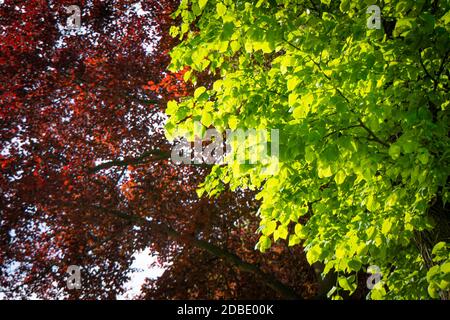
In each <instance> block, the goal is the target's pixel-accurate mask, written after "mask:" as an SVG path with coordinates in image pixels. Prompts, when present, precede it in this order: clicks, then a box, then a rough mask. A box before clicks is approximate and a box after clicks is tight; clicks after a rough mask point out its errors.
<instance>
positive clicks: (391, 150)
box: [389, 144, 400, 160]
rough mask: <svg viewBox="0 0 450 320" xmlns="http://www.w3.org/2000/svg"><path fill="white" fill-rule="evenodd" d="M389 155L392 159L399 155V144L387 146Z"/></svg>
mask: <svg viewBox="0 0 450 320" xmlns="http://www.w3.org/2000/svg"><path fill="white" fill-rule="evenodd" d="M389 155H390V156H391V158H392V159H394V160H397V159H398V157H399V156H400V146H398V145H396V144H391V146H390V147H389Z"/></svg>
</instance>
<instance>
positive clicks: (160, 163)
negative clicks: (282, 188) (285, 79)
mask: <svg viewBox="0 0 450 320" xmlns="http://www.w3.org/2000/svg"><path fill="white" fill-rule="evenodd" d="M69 4H70V5H78V6H79V7H80V8H81V13H82V15H81V29H80V30H78V31H77V30H70V31H68V30H65V29H64V28H63V26H64V25H65V24H66V19H67V17H68V14H67V13H66V10H65V9H64V6H65V5H69ZM138 4H139V6H138ZM177 6H178V1H161V0H158V1H138V2H136V1H129V0H116V1H19V0H6V1H3V2H2V3H1V4H0V26H1V27H0V65H1V67H0V105H1V109H0V142H1V144H0V151H1V156H0V171H1V176H0V190H1V191H0V293H1V296H2V297H6V298H30V297H37V298H45V299H55V298H71V299H114V298H116V297H117V296H118V295H119V294H123V293H124V291H125V284H126V282H127V280H128V279H129V275H130V273H131V272H132V271H133V270H132V263H133V260H134V254H135V253H136V252H139V251H140V250H143V249H145V248H149V249H150V252H152V254H156V255H157V257H158V261H157V264H158V265H159V266H161V267H163V268H164V269H165V271H164V273H163V275H162V276H161V277H160V278H158V279H149V280H148V282H147V283H146V284H145V285H144V290H143V291H142V293H141V295H140V297H139V298H142V299H155V298H168V299H174V298H184V299H193V298H203V299H218V298H233V299H236V298H241V299H242V298H253V299H258V298H286V297H289V298H292V297H304V298H309V297H312V296H314V295H315V294H316V291H317V288H316V287H317V286H316V279H315V275H314V273H313V271H312V269H311V268H310V267H309V266H308V264H307V262H306V259H305V255H304V252H303V250H302V248H300V247H298V248H288V246H287V245H285V244H280V245H278V246H275V247H274V248H273V249H272V250H271V252H269V253H268V254H261V253H259V252H257V251H255V250H253V247H254V245H255V243H256V242H257V240H258V235H257V234H256V233H255V231H256V229H257V228H258V220H257V218H256V216H255V214H254V212H256V210H257V201H255V199H254V195H253V193H252V192H236V193H233V192H230V191H229V190H226V191H225V192H223V193H222V195H221V196H220V197H219V198H217V199H209V198H207V197H203V198H201V199H200V198H199V197H198V195H197V193H196V189H197V186H198V184H199V183H200V182H201V181H202V180H203V179H204V177H205V175H206V174H207V173H208V172H209V171H210V168H209V166H186V165H182V166H179V165H175V164H173V163H172V162H171V161H170V148H171V145H170V144H169V143H168V142H167V141H166V139H165V138H164V135H163V130H162V129H163V128H162V126H163V123H164V116H163V111H164V109H165V105H166V102H167V101H168V100H171V99H179V98H180V97H181V96H185V95H187V94H188V93H189V92H193V90H194V88H193V86H192V85H189V84H186V83H184V82H183V75H184V74H185V72H186V70H184V71H181V72H178V73H170V72H167V70H166V67H167V65H168V63H169V61H170V57H169V56H168V54H167V52H168V50H169V49H170V48H171V47H173V46H174V45H175V44H176V43H177V40H175V39H172V38H171V37H170V35H169V33H168V32H169V27H170V26H171V25H173V24H175V23H176V21H175V20H173V19H171V18H170V14H171V13H172V12H173V11H175V9H176V7H177ZM198 78H199V81H202V83H205V84H207V83H209V82H210V81H211V80H209V79H210V77H209V76H208V75H201V74H200V75H198ZM70 265H78V266H80V267H81V289H79V290H71V289H69V288H68V287H67V282H66V280H67V276H68V275H67V273H66V270H67V268H68V267H69V266H70Z"/></svg>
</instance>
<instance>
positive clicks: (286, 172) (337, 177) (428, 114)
mask: <svg viewBox="0 0 450 320" xmlns="http://www.w3.org/2000/svg"><path fill="white" fill-rule="evenodd" d="M371 4H373V1H347V0H344V1H299V0H298V1H294V0H268V1H265V0H259V1H252V2H250V1H248V2H246V1H240V0H236V1H235V0H223V1H213V0H209V1H198V2H197V1H187V0H183V1H182V4H181V6H180V8H179V10H178V11H177V12H176V13H175V16H181V17H182V21H183V22H182V24H181V27H180V28H179V30H178V29H177V32H176V34H177V35H179V36H180V39H182V40H183V41H182V42H181V43H180V44H179V45H178V47H176V48H175V49H174V50H173V52H172V53H171V56H172V64H171V69H172V70H181V69H182V68H184V67H185V66H189V67H190V68H191V69H192V70H193V73H194V74H195V73H196V72H202V71H205V70H208V71H209V72H210V73H212V74H217V71H219V73H218V74H217V75H218V77H219V79H218V80H217V81H215V83H214V85H213V86H212V87H211V88H203V87H201V88H198V89H197V90H196V91H195V95H194V97H189V98H187V99H185V100H182V101H181V102H180V103H178V104H176V103H174V102H171V103H169V106H168V109H167V114H168V115H169V120H168V123H167V127H166V130H167V136H168V137H169V138H172V137H173V136H174V135H175V134H176V130H180V129H181V130H188V131H190V132H192V133H193V130H194V122H195V121H200V120H201V122H202V123H203V125H204V126H209V125H212V126H214V127H215V128H217V129H218V130H225V129H227V128H231V129H248V128H255V129H267V130H269V129H271V128H276V129H279V130H280V131H281V134H280V152H281V154H280V159H279V160H280V165H279V170H278V172H277V173H276V174H275V175H272V176H267V175H264V174H262V173H263V172H264V171H263V170H264V169H267V167H270V166H271V162H270V161H268V162H266V163H259V164H255V165H242V164H239V163H238V162H237V161H234V162H233V161H231V162H230V163H228V164H227V165H223V166H215V167H214V168H213V170H212V172H211V175H210V176H209V177H208V178H207V180H206V181H205V183H204V185H203V187H202V190H204V191H206V192H207V193H208V194H210V195H215V194H217V193H218V192H220V190H221V189H223V186H222V183H228V184H229V185H230V186H231V188H233V189H236V188H250V189H256V190H259V193H258V198H259V199H261V200H262V204H261V207H260V211H259V214H260V217H261V229H260V230H261V233H262V236H261V239H260V241H259V243H258V245H257V247H258V248H259V249H260V250H261V251H265V250H267V249H268V248H270V246H271V245H272V243H273V242H275V241H283V240H280V239H286V240H287V241H288V243H289V245H299V244H302V245H304V246H305V250H306V251H307V258H308V261H309V262H310V263H314V262H316V261H322V262H324V263H325V266H326V267H325V271H324V274H326V273H327V272H329V271H330V270H334V271H335V272H337V273H338V274H339V278H338V283H337V284H336V285H337V286H338V287H339V288H341V289H344V290H347V291H350V292H352V291H354V290H355V288H356V281H357V277H356V276H355V274H354V273H355V272H359V271H365V270H366V269H365V268H366V267H367V266H369V265H376V266H379V267H380V269H381V273H382V275H383V278H382V281H381V282H380V283H379V284H377V285H376V286H375V288H374V289H373V290H372V291H371V294H370V296H371V297H372V298H374V299H386V298H387V299H422V298H429V297H430V296H431V297H432V298H436V297H437V293H436V292H438V291H439V290H448V281H449V279H448V276H449V273H448V269H449V262H448V246H444V249H443V250H444V251H445V252H444V254H443V256H445V257H446V260H444V259H441V260H439V261H437V262H436V263H439V265H438V264H436V265H435V266H434V267H432V268H431V269H429V270H427V268H426V264H425V261H424V258H423V257H422V255H421V252H420V250H419V249H418V248H417V245H416V241H415V235H416V234H417V233H420V232H423V231H427V230H428V231H429V230H432V229H433V228H434V227H436V226H435V225H434V222H433V220H432V219H431V218H430V216H429V214H428V210H429V207H430V203H431V201H432V200H433V199H435V198H436V197H439V198H440V199H443V200H444V202H445V201H447V200H448V198H449V186H448V183H447V181H448V172H449V170H448V168H449V156H450V153H449V136H448V131H449V130H448V129H449V128H448V125H449V113H448V110H449V104H450V101H449V71H448V61H449V48H450V18H449V17H450V15H449V8H450V2H449V1H439V5H438V6H433V5H430V4H428V2H426V1H394V0H392V1H384V2H383V5H381V4H379V5H380V7H381V12H382V20H383V25H384V28H382V29H381V30H376V29H375V30H369V29H367V27H366V20H367V18H368V16H369V15H367V14H366V8H367V6H368V5H371ZM197 6H198V7H199V8H202V10H201V11H200V10H194V9H193V8H195V7H197ZM194 24H195V27H194ZM239 155H241V156H243V157H244V158H245V159H248V157H249V152H248V150H245V148H235V149H234V150H233V154H232V156H234V157H235V159H236V158H237V157H238V156H239ZM300 219H301V221H303V223H300ZM305 221H306V222H305ZM293 226H295V227H293ZM441 249H442V248H441ZM335 292H336V293H334V294H331V296H333V295H334V296H335V298H339V296H338V295H337V292H339V290H336V289H335Z"/></svg>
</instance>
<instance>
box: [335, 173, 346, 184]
mask: <svg viewBox="0 0 450 320" xmlns="http://www.w3.org/2000/svg"><path fill="white" fill-rule="evenodd" d="M334 181H336V183H337V184H343V183H344V181H345V172H344V171H343V170H339V171H338V172H337V173H336V175H335V176H334Z"/></svg>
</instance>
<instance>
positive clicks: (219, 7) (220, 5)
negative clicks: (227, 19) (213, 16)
mask: <svg viewBox="0 0 450 320" xmlns="http://www.w3.org/2000/svg"><path fill="white" fill-rule="evenodd" d="M216 10H217V15H218V16H219V17H223V16H224V15H225V13H226V12H227V7H226V6H225V5H224V4H223V3H220V2H219V3H218V4H216Z"/></svg>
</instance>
